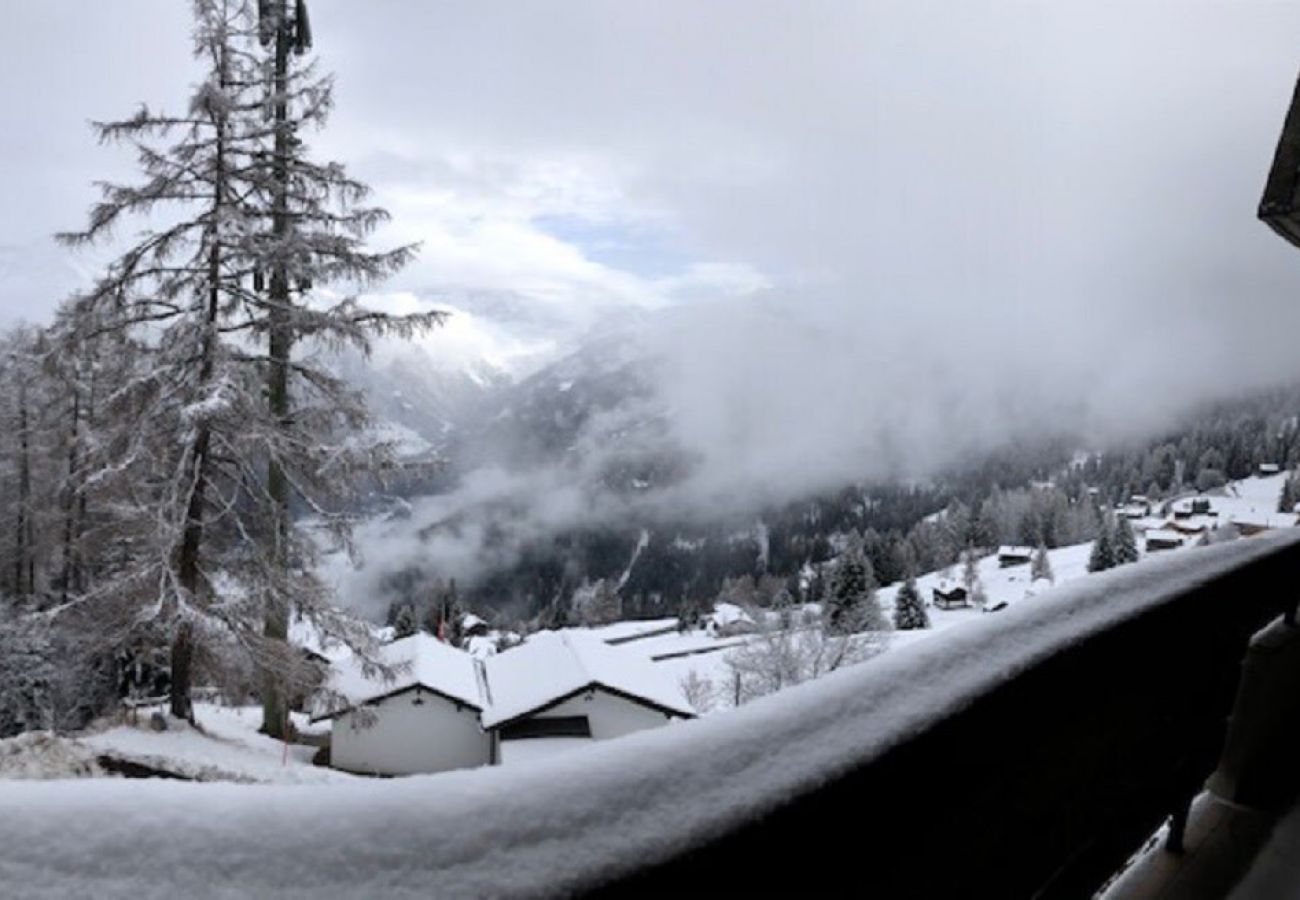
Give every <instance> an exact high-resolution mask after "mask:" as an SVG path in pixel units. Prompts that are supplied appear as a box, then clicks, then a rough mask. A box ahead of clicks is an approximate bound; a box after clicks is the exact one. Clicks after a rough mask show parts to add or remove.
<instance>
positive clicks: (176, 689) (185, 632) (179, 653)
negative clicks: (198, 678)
mask: <svg viewBox="0 0 1300 900" xmlns="http://www.w3.org/2000/svg"><path fill="white" fill-rule="evenodd" d="M171 661H172V672H171V676H172V677H171V691H170V697H169V699H170V700H171V713H172V715H173V716H175V717H176V718H178V719H184V720H185V721H187V722H193V721H194V703H193V701H192V700H191V699H190V688H191V687H192V686H193V683H192V682H193V677H194V671H193V670H194V627H193V626H192V625H190V623H189V622H182V623H181V624H180V626H179V627H178V628H177V629H176V634H175V635H174V636H173V637H172V647H171Z"/></svg>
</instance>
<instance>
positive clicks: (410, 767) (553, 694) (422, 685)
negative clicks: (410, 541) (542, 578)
mask: <svg viewBox="0 0 1300 900" xmlns="http://www.w3.org/2000/svg"><path fill="white" fill-rule="evenodd" d="M382 655H383V662H384V663H385V665H388V666H391V667H393V671H394V674H395V677H394V678H393V679H391V680H387V681H386V680H383V679H381V678H378V677H375V676H374V674H373V673H372V674H370V675H367V674H366V673H365V672H364V671H363V670H362V667H361V666H360V665H359V664H357V663H356V662H355V661H354V660H351V659H349V660H346V661H344V662H341V663H337V664H336V665H335V666H334V668H333V672H332V676H331V679H330V682H329V684H328V689H329V691H328V695H327V697H326V705H325V708H324V709H323V710H321V711H319V712H318V714H317V715H316V716H315V717H314V719H313V721H322V720H330V721H331V722H332V726H331V737H330V765H332V766H333V767H334V768H337V769H342V770H344V771H348V772H354V773H358V774H368V775H412V774H416V773H427V772H442V771H446V770H449V769H461V768H470V767H474V766H483V765H489V764H496V763H500V762H503V761H518V760H520V759H527V758H532V757H537V756H542V755H549V754H551V753H556V752H561V751H563V750H565V749H570V748H572V746H574V745H575V744H582V743H589V742H591V741H593V740H606V739H608V738H614V737H619V736H621V735H624V734H629V733H631V732H633V731H640V730H642V729H645V728H653V727H658V726H660V725H664V724H666V723H667V722H669V721H673V720H675V719H687V718H692V717H694V715H695V711H694V710H693V709H692V708H691V706H690V704H689V703H687V701H686V699H685V697H684V696H683V695H682V692H681V690H680V688H679V686H678V685H677V684H676V683H675V682H674V681H673V679H672V678H671V677H670V676H669V675H668V674H667V673H666V672H665V671H664V670H662V669H659V668H658V667H656V666H655V664H654V663H652V662H651V661H650V660H648V659H645V658H644V657H642V656H641V655H639V654H637V653H635V652H633V651H630V650H621V649H618V648H614V647H610V646H608V645H607V644H605V643H604V642H603V641H601V640H600V639H599V638H597V637H594V636H588V635H582V634H574V633H560V632H543V633H542V634H538V635H534V636H533V637H532V638H530V639H529V640H528V641H526V642H524V643H523V644H521V645H520V646H518V647H514V648H511V649H510V650H506V651H503V652H501V653H498V654H497V655H495V656H491V657H489V658H487V659H476V658H475V657H473V656H472V655H470V654H469V653H466V652H465V651H463V650H459V649H456V648H455V647H452V646H450V645H448V644H444V643H443V642H441V641H439V640H437V639H436V638H434V637H432V636H430V635H427V634H423V633H421V634H416V635H412V636H410V637H407V638H403V639H401V640H398V641H394V642H393V643H391V644H388V645H387V646H385V647H384V648H383V650H382ZM330 698H333V702H332V703H330V702H329V699H330Z"/></svg>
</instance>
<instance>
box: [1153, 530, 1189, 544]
mask: <svg viewBox="0 0 1300 900" xmlns="http://www.w3.org/2000/svg"><path fill="white" fill-rule="evenodd" d="M1145 537H1146V539H1147V540H1148V541H1169V542H1170V543H1174V542H1177V543H1180V544H1181V543H1182V542H1183V535H1181V534H1179V533H1178V532H1176V531H1170V530H1169V529H1168V528H1153V529H1151V530H1150V531H1148V532H1147V533H1146V535H1145Z"/></svg>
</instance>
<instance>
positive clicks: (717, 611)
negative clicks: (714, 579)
mask: <svg viewBox="0 0 1300 900" xmlns="http://www.w3.org/2000/svg"><path fill="white" fill-rule="evenodd" d="M709 618H710V619H712V621H713V624H714V625H718V626H722V625H734V624H736V623H737V622H748V623H750V624H752V623H753V621H754V618H753V616H751V615H750V614H749V613H747V612H745V610H744V609H743V608H741V607H739V606H737V605H736V604H734V603H715V604H714V605H713V615H712V616H710V617H709Z"/></svg>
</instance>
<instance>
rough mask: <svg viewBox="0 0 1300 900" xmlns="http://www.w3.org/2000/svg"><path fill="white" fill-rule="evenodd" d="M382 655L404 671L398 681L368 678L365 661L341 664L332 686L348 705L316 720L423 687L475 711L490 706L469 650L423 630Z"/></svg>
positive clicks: (395, 643) (389, 646) (388, 646)
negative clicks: (400, 692)
mask: <svg viewBox="0 0 1300 900" xmlns="http://www.w3.org/2000/svg"><path fill="white" fill-rule="evenodd" d="M379 655H380V659H381V661H382V662H383V663H384V664H385V665H388V666H393V667H398V666H400V667H402V668H401V669H400V670H398V671H397V673H396V677H395V678H393V679H391V680H385V679H383V678H380V677H377V676H370V677H368V676H367V675H366V673H365V671H364V670H363V667H362V665H361V663H360V661H359V660H356V659H352V658H349V659H346V660H343V661H341V662H338V663H335V664H334V666H333V669H332V672H331V674H330V680H329V684H328V687H329V688H330V689H331V690H332V691H334V692H335V693H338V694H341V695H342V696H343V697H344V699H345V700H346V705H344V706H341V707H337V706H336V707H335V708H333V709H330V710H328V711H324V712H322V713H321V714H319V715H317V716H316V718H327V717H329V716H334V715H338V714H340V713H343V712H346V711H347V710H348V709H351V708H353V707H355V706H359V705H360V704H362V703H365V702H367V701H369V700H375V699H378V698H379V697H386V696H388V695H389V694H395V693H397V692H399V691H404V690H406V689H408V688H412V687H416V686H417V685H418V686H420V687H424V688H427V689H429V690H431V691H433V692H435V693H438V694H442V695H443V696H445V697H449V698H450V699H452V700H455V701H457V702H459V703H464V704H465V705H466V706H472V707H474V708H475V709H480V710H481V709H483V708H484V707H485V706H486V705H487V702H486V700H485V697H484V690H483V679H482V676H481V673H480V672H479V663H478V661H477V660H475V659H474V657H472V656H470V655H469V654H468V653H466V652H465V651H464V650H458V649H456V648H455V647H453V646H451V645H450V644H444V643H443V642H442V641H440V640H438V639H437V638H435V637H433V636H431V635H428V634H425V633H424V632H419V633H417V634H413V635H411V636H410V637H405V638H401V639H400V640H396V641H393V642H392V643H391V644H386V645H384V646H383V647H382V648H380V651H379Z"/></svg>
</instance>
